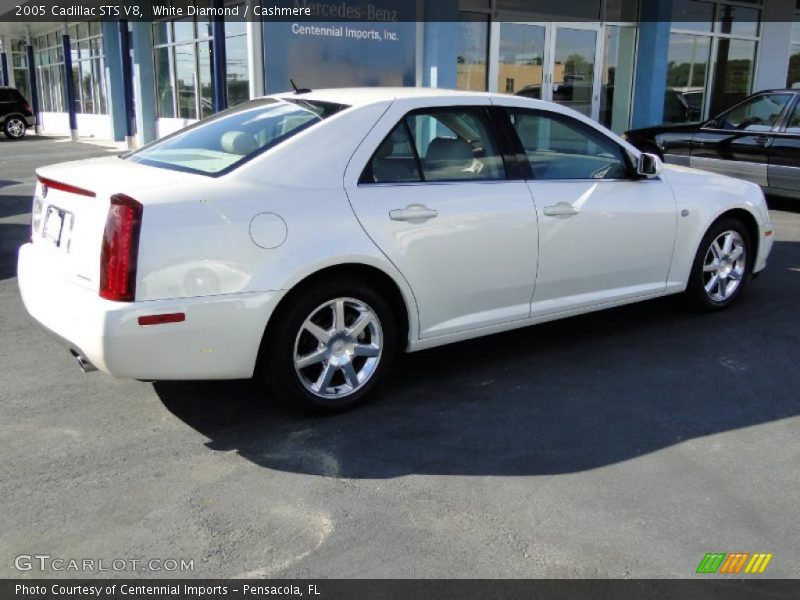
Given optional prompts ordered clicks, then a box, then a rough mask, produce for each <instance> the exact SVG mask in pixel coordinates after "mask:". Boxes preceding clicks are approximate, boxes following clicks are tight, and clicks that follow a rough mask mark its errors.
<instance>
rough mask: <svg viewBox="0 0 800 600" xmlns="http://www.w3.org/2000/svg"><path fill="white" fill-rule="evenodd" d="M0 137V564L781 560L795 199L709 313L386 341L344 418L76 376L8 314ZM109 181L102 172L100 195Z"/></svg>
mask: <svg viewBox="0 0 800 600" xmlns="http://www.w3.org/2000/svg"><path fill="white" fill-rule="evenodd" d="M109 152H110V150H109V149H107V148H102V147H98V146H95V145H89V144H81V143H73V142H67V141H59V140H52V139H43V138H36V137H34V136H31V137H29V138H26V139H25V140H23V141H21V142H8V141H6V140H0V456H2V461H0V522H2V524H3V526H2V529H3V534H2V536H0V577H40V576H47V577H51V576H71V577H77V576H83V577H86V576H92V575H93V573H92V572H84V573H81V572H55V571H52V570H48V571H45V572H41V571H39V570H38V569H36V568H34V569H33V570H31V571H24V572H20V571H18V570H16V568H15V566H14V562H15V557H17V556H18V555H21V554H24V555H33V554H48V555H51V556H52V557H61V558H65V559H71V558H74V559H77V560H82V559H84V558H88V559H95V560H99V559H103V560H104V561H111V560H113V559H119V558H121V559H131V558H138V559H145V560H150V559H161V560H164V559H177V560H180V559H186V560H192V561H193V570H192V571H191V572H183V573H175V572H166V571H163V570H162V571H155V572H150V571H148V572H137V571H131V570H127V571H124V572H121V573H114V572H104V573H98V572H95V573H94V575H101V576H109V575H116V574H119V575H126V576H131V575H146V576H176V575H180V576H187V577H201V576H203V577H210V576H222V577H235V576H246V577H691V576H693V575H694V572H695V569H696V568H697V566H698V564H699V562H700V560H701V559H702V558H703V555H704V554H705V553H706V552H714V551H716V552H735V551H743V552H770V553H773V554H774V557H773V559H772V562H771V563H770V565H769V567H768V569H767V571H766V573H765V574H764V575H762V577H764V576H772V577H798V576H800V536H798V534H797V522H798V520H799V518H800V469H798V465H799V464H800V393H798V390H800V368H798V360H799V359H800V201H798V202H797V203H795V204H794V205H793V203H792V202H786V201H783V202H777V201H775V202H772V204H771V205H772V207H773V211H772V214H773V221H774V224H775V226H776V231H777V239H778V241H777V243H776V244H775V247H774V250H773V253H772V257H771V260H770V264H769V267H768V269H767V271H766V273H765V274H764V275H763V276H762V277H761V278H760V279H759V280H758V281H756V282H755V283H754V284H753V285H751V287H750V288H749V289H748V290H747V292H746V293H745V295H744V296H743V297H742V298H741V299H740V302H739V303H738V304H737V305H735V306H734V307H733V308H732V309H731V310H729V311H726V312H724V313H721V314H716V315H697V314H692V313H689V312H687V311H686V310H684V309H683V308H682V306H681V304H680V303H679V302H676V301H675V300H674V299H671V298H666V299H662V300H658V301H652V302H647V303H642V304H638V305H633V306H629V307H623V308H619V309H614V310H611V311H606V312H601V313H596V314H593V315H587V316H583V317H578V318H573V319H569V320H566V321H560V322H556V323H550V324H546V325H540V326H537V327H533V328H528V329H525V330H521V331H516V332H512V333H508V334H502V335H496V336H492V337H489V338H484V339H478V340H474V341H470V342H466V343H461V344H458V345H454V346H448V347H444V348H439V349H436V350H431V351H425V352H420V353H417V354H413V355H408V356H406V357H404V358H403V359H402V360H400V361H399V364H398V365H397V366H396V369H395V374H394V376H393V379H392V381H391V383H390V385H389V386H388V389H387V391H386V393H385V394H384V395H383V397H382V398H381V399H380V400H379V401H378V402H376V403H373V404H371V405H368V406H366V407H364V408H362V409H360V410H357V411H356V412H352V413H349V414H345V415H341V416H336V417H328V418H308V417H302V416H297V415H295V414H292V413H289V412H287V411H285V410H283V409H282V408H280V407H278V406H275V405H274V404H273V403H271V402H269V399H268V398H266V397H264V395H263V394H262V391H261V389H260V387H259V386H258V384H256V383H251V382H248V381H237V382H182V383H179V382H157V383H145V382H137V381H124V380H115V379H113V378H111V377H108V376H106V375H104V374H101V373H93V374H83V373H82V372H81V371H80V370H79V369H78V367H77V366H76V364H75V362H74V360H73V359H72V358H71V356H70V355H69V354H68V353H67V352H66V350H64V349H63V348H62V347H60V346H58V345H57V344H56V343H55V342H53V341H52V340H51V339H50V338H49V337H47V335H46V334H44V333H43V332H42V331H40V330H39V329H38V328H37V326H36V325H35V324H34V323H33V322H32V321H31V319H30V318H29V317H28V316H27V314H26V312H25V310H24V308H23V306H22V303H21V300H20V297H19V291H18V289H17V282H16V249H17V247H18V246H19V245H20V244H22V243H23V242H24V241H25V240H26V239H27V237H28V235H29V220H30V196H31V193H32V190H33V185H34V174H33V171H34V168H35V167H36V166H39V165H44V164H49V163H53V162H60V161H63V160H67V159H75V158H82V157H88V156H98V155H103V154H107V153H109ZM120 191H123V192H124V190H120Z"/></svg>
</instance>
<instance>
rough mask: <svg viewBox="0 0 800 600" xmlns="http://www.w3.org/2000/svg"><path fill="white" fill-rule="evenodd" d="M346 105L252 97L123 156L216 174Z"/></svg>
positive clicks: (152, 164) (152, 163)
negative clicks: (253, 98)
mask: <svg viewBox="0 0 800 600" xmlns="http://www.w3.org/2000/svg"><path fill="white" fill-rule="evenodd" d="M344 108H346V107H345V106H343V105H341V104H332V103H328V102H313V101H308V100H276V99H274V98H264V99H259V100H252V101H250V102H245V103H242V104H240V105H238V106H237V107H235V108H232V109H229V110H226V111H224V112H221V113H219V114H218V115H217V116H216V117H212V118H211V119H209V120H207V121H203V122H201V123H198V124H197V125H194V126H192V127H189V128H187V129H184V130H182V131H179V132H178V133H176V134H174V135H171V136H169V137H167V138H164V139H162V140H159V141H157V142H155V143H153V144H150V145H149V146H145V147H144V148H142V149H141V150H139V151H137V152H134V153H133V154H130V155H128V156H127V159H128V160H130V161H133V162H137V163H142V164H146V165H150V166H153V167H160V168H164V169H172V170H175V171H186V172H189V173H199V174H201V175H218V174H221V173H223V172H227V171H229V170H231V169H233V168H235V167H237V166H239V165H240V164H242V163H244V162H246V161H247V160H249V159H251V158H253V157H254V156H256V155H258V154H260V153H261V152H264V151H266V150H268V149H269V148H273V147H274V146H277V145H278V144H280V143H281V142H283V141H285V140H287V139H289V138H290V137H292V136H294V135H296V134H298V133H299V132H301V131H303V130H304V129H308V128H309V127H312V126H313V125H315V124H317V123H319V122H320V121H323V120H324V119H326V118H328V117H330V116H331V115H334V114H336V113H337V112H339V111H341V110H343V109H344Z"/></svg>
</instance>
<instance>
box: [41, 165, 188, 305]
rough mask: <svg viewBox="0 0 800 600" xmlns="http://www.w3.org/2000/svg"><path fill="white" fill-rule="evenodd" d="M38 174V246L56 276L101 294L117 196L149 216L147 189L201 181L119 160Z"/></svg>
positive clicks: (56, 167) (53, 168) (45, 169)
mask: <svg viewBox="0 0 800 600" xmlns="http://www.w3.org/2000/svg"><path fill="white" fill-rule="evenodd" d="M36 175H37V177H38V181H37V183H36V190H35V192H34V198H33V223H32V231H31V241H32V243H33V244H34V246H36V247H37V249H38V250H39V251H41V252H44V253H47V254H48V263H49V264H50V265H51V269H52V272H53V274H54V276H58V277H63V278H64V279H67V280H69V281H71V282H73V283H75V284H77V285H80V286H83V287H86V288H89V289H92V290H95V291H99V285H100V252H101V247H102V239H103V231H104V229H105V224H106V217H107V216H108V209H109V205H110V198H111V196H112V195H114V194H118V193H122V194H126V195H128V196H131V197H132V198H134V199H136V200H137V201H139V202H140V203H141V204H142V205H144V207H145V208H144V213H145V215H146V214H147V194H146V193H144V192H145V190H147V189H149V188H159V189H160V190H163V189H164V188H165V187H172V186H179V185H182V184H186V183H187V182H189V181H194V182H196V181H197V177H199V176H198V175H193V174H189V173H181V172H176V171H170V170H167V169H158V168H155V167H149V166H146V165H141V164H136V163H132V162H130V161H126V160H123V159H121V158H119V157H117V156H111V157H102V158H96V159H89V160H81V161H75V162H69V163H61V164H57V165H51V166H47V167H41V168H39V169H37V170H36ZM145 218H146V217H145Z"/></svg>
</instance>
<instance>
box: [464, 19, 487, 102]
mask: <svg viewBox="0 0 800 600" xmlns="http://www.w3.org/2000/svg"><path fill="white" fill-rule="evenodd" d="M457 56H458V58H457V61H458V62H457V70H456V87H457V88H458V89H460V90H472V91H476V92H483V91H486V89H487V75H488V63H489V15H487V14H483V13H470V12H462V13H461V23H460V26H459V31H458V54H457Z"/></svg>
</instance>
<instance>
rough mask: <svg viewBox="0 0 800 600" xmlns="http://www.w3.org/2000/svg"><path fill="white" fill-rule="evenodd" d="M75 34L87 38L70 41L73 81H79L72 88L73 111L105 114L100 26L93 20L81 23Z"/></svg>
mask: <svg viewBox="0 0 800 600" xmlns="http://www.w3.org/2000/svg"><path fill="white" fill-rule="evenodd" d="M76 31H77V34H78V35H80V34H81V33H84V34H86V35H89V36H90V37H87V38H79V37H77V38H73V39H71V40H70V43H71V45H72V55H73V59H72V72H73V78H74V79H75V80H76V81H78V82H80V83H79V84H78V85H75V86H74V87H75V110H76V111H77V112H81V113H87V114H107V113H108V101H107V94H106V75H105V60H104V54H103V36H102V31H101V30H100V23H99V22H96V21H91V22H89V23H81V24H80V25H79V26H78V27H77V28H76Z"/></svg>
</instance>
